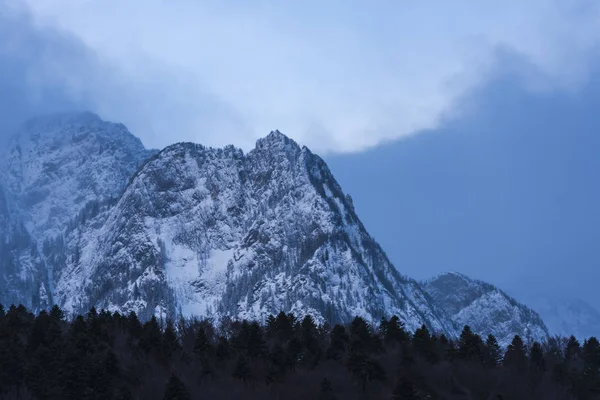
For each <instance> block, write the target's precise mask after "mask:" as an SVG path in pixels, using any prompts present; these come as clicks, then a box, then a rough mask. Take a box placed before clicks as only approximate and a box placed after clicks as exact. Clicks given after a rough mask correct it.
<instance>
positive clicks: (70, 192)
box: [0, 113, 149, 242]
mask: <svg viewBox="0 0 600 400" xmlns="http://www.w3.org/2000/svg"><path fill="white" fill-rule="evenodd" d="M148 156H149V152H148V151H147V150H145V149H144V146H143V145H142V143H141V142H140V140H139V139H138V138H136V137H135V136H133V135H132V134H131V133H129V132H128V131H127V128H125V126H123V125H122V124H114V123H110V122H105V121H102V120H101V119H100V118H99V117H98V116H97V115H95V114H92V113H73V114H58V115H52V116H46V117H40V118H36V119H33V120H31V121H28V122H27V123H26V124H24V125H23V127H22V128H21V129H20V130H19V131H18V132H16V134H15V135H14V136H13V139H12V140H11V142H10V144H9V147H8V149H7V150H6V153H5V154H4V155H3V156H2V158H1V160H2V163H1V167H2V168H1V169H0V176H1V179H0V181H1V182H3V183H4V186H5V188H6V190H7V195H8V197H9V198H10V200H11V201H12V202H13V203H14V204H15V205H16V207H17V208H18V210H19V217H20V219H21V221H22V222H23V223H24V224H25V226H26V228H27V230H28V231H29V232H30V233H31V235H32V236H33V237H34V238H35V239H36V240H38V241H40V242H41V241H43V240H45V239H47V238H50V237H55V236H57V235H59V234H61V233H62V232H63V230H64V228H65V227H66V225H67V224H68V222H69V221H70V219H72V218H73V217H74V216H75V215H77V213H79V211H80V210H81V209H82V208H83V207H84V206H85V205H86V204H87V203H88V202H91V201H103V200H106V199H108V198H112V197H117V196H119V195H120V194H121V192H122V190H123V188H124V187H125V185H126V184H127V182H128V180H129V178H130V177H131V175H132V174H133V173H134V172H135V171H136V170H137V168H138V167H139V166H140V165H141V164H142V162H143V161H144V160H145V159H146V158H148Z"/></svg>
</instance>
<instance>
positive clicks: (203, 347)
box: [194, 327, 213, 360]
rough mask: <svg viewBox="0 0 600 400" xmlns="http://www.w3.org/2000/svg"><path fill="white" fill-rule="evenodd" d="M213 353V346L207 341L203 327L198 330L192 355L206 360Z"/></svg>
mask: <svg viewBox="0 0 600 400" xmlns="http://www.w3.org/2000/svg"><path fill="white" fill-rule="evenodd" d="M212 352H213V346H212V344H211V343H210V341H209V340H208V336H207V335H206V330H205V329H204V328H203V327H199V328H198V332H196V340H195V341H194V353H195V354H196V355H197V356H198V357H199V358H200V359H201V360H206V359H207V358H208V357H209V356H210V355H211V354H212Z"/></svg>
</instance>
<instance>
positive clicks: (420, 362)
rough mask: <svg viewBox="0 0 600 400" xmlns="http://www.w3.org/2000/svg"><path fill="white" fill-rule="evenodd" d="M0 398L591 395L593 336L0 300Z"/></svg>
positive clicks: (513, 398)
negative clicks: (533, 338)
mask: <svg viewBox="0 0 600 400" xmlns="http://www.w3.org/2000/svg"><path fill="white" fill-rule="evenodd" d="M0 399H23V400H25V399H57V400H58V399H61V400H63V399H73V400H75V399H77V400H88V399H89V400H92V399H94V400H96V399H97V400H101V399H102V400H105V399H114V400H132V399H140V400H141V399H143V400H146V399H149V400H151V399H157V400H191V399H318V400H333V399H340V400H341V399H344V400H346V399H397V400H400V399H402V400H414V399H450V400H451V399H473V400H480V399H481V400H486V399H493V400H520V399H523V400H525V399H527V400H532V399H544V400H553V399H582V400H588V399H600V343H599V342H598V340H597V339H596V338H593V337H592V338H589V339H587V340H585V341H583V343H580V342H579V341H578V340H577V339H575V338H574V337H571V338H550V339H549V340H548V341H546V342H545V343H537V342H534V343H526V342H524V340H523V339H522V338H521V337H519V336H515V337H514V339H513V340H512V343H511V344H510V345H509V346H507V348H506V349H503V348H502V347H501V346H500V345H499V344H498V342H497V340H496V338H494V337H493V336H487V337H481V336H479V335H477V334H475V333H474V332H472V331H471V329H470V328H469V327H468V326H465V327H464V329H463V330H462V333H461V334H460V337H458V338H455V340H452V339H451V338H448V337H446V336H444V335H436V334H435V333H433V332H430V331H429V330H428V329H427V327H425V326H422V327H421V328H419V329H417V330H416V331H415V332H408V331H407V330H406V329H405V328H404V326H403V324H402V322H401V321H400V319H399V318H397V317H391V318H390V319H385V318H382V319H381V321H380V322H379V323H378V324H374V325H372V324H369V323H368V322H367V321H365V320H364V319H362V318H360V317H356V318H354V319H353V320H352V322H351V323H349V324H348V325H346V326H343V325H333V326H330V325H327V324H325V325H323V326H320V325H317V324H316V323H315V322H314V320H313V319H312V318H311V317H309V316H307V317H305V318H303V319H296V318H295V317H294V316H293V315H291V314H285V313H283V312H282V313H279V314H278V315H277V316H270V317H269V318H268V319H267V320H266V322H265V323H264V324H261V323H258V322H253V321H236V320H223V321H220V322H219V323H218V324H214V323H212V322H211V321H208V320H194V321H183V320H182V321H175V322H173V321H164V322H162V321H159V320H157V319H156V318H152V319H150V320H149V321H147V322H141V321H140V320H139V319H138V317H137V316H136V315H135V314H134V313H131V314H129V315H121V314H119V313H110V312H108V311H98V310H95V309H91V310H90V311H89V312H88V313H87V314H86V315H83V316H77V317H75V318H67V317H66V316H65V314H64V312H63V311H62V310H61V309H60V308H59V307H56V306H55V307H53V308H52V309H51V310H49V311H41V312H39V313H38V314H37V315H36V314H34V313H32V312H30V311H29V310H27V309H26V308H25V307H23V306H11V307H10V308H8V309H5V308H3V307H2V306H0Z"/></svg>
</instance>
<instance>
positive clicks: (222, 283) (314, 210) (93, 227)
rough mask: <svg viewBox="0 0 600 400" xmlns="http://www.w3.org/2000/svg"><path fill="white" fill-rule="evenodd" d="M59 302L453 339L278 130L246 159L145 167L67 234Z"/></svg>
mask: <svg viewBox="0 0 600 400" xmlns="http://www.w3.org/2000/svg"><path fill="white" fill-rule="evenodd" d="M65 244H66V247H67V249H68V250H67V251H68V252H71V253H73V252H76V253H78V254H80V256H79V257H77V260H74V257H70V258H68V260H67V261H66V263H65V264H64V265H63V266H61V268H57V272H56V277H55V278H56V296H57V299H59V301H60V303H61V305H63V306H64V307H65V308H66V309H67V310H70V311H75V312H78V311H82V310H85V309H86V308H87V307H89V306H91V305H96V306H99V307H107V308H109V309H115V310H116V309H118V310H121V311H129V310H135V311H137V312H138V313H140V314H141V315H142V316H143V317H144V316H145V317H148V316H149V315H152V314H164V313H168V314H171V315H173V314H180V315H183V316H187V317H190V316H210V317H215V318H219V317H223V316H233V317H243V318H255V319H264V318H265V317H266V316H267V315H268V314H269V313H277V312H279V311H281V310H284V311H292V312H296V313H297V314H300V315H302V314H306V313H310V314H312V315H313V316H315V317H316V318H317V319H319V320H323V319H328V320H330V321H348V320H349V319H350V318H351V317H353V316H354V315H360V316H363V317H365V318H367V319H368V320H371V321H375V320H378V319H379V318H381V316H383V315H390V314H397V315H399V316H400V317H401V318H402V319H403V320H405V321H406V323H407V327H408V328H409V329H415V328H416V327H417V326H419V325H421V324H426V325H428V326H429V327H430V328H431V329H434V330H436V331H444V332H447V333H451V334H453V333H455V328H454V325H453V324H452V322H451V321H449V320H448V319H447V318H446V316H445V314H444V312H443V311H442V310H440V309H439V308H437V307H435V306H433V305H432V304H430V302H429V300H428V298H427V296H425V294H424V293H423V291H422V290H421V288H420V286H419V284H418V283H417V282H415V281H413V280H410V279H408V278H406V277H403V276H401V275H400V274H399V273H398V272H397V270H396V269H395V268H394V267H393V266H392V265H391V264H390V262H389V260H388V259H387V257H386V255H385V254H384V252H383V251H382V250H381V248H380V247H379V245H378V244H377V243H376V242H375V241H374V240H373V239H372V238H371V237H370V236H369V235H368V233H367V232H366V230H365V228H364V227H363V225H362V224H361V222H360V220H359V219H358V217H357V216H356V213H355V212H354V209H353V207H352V203H351V200H350V199H349V198H348V197H346V196H345V195H344V193H343V192H342V190H341V188H340V187H339V185H338V184H337V182H336V181H335V179H334V178H333V176H332V175H331V173H330V171H329V169H328V168H327V166H326V165H325V163H324V162H323V160H321V159H320V158H319V157H318V156H315V155H314V154H312V153H311V152H310V151H309V150H308V149H307V148H301V147H300V146H298V145H297V144H296V143H295V142H294V141H292V140H290V139H289V138H287V137H286V136H284V135H283V134H281V133H279V132H272V133H271V134H270V135H269V136H268V137H267V138H265V139H262V140H259V141H258V142H257V145H256V148H255V149H254V150H252V151H251V152H250V153H248V154H247V155H244V154H243V153H242V151H241V150H238V149H235V148H233V147H231V146H230V147H226V148H225V149H212V148H205V147H203V146H200V145H195V144H189V143H180V144H176V145H173V146H170V147H168V148H166V149H165V150H163V151H161V152H160V153H159V154H158V155H157V156H155V157H154V158H153V159H151V160H150V161H149V162H148V163H147V164H146V165H145V166H144V167H143V168H142V169H141V170H140V171H139V172H138V173H137V174H136V176H135V177H134V178H133V179H132V181H131V183H130V185H129V186H128V187H127V189H126V190H125V192H124V194H123V196H122V197H121V198H120V200H119V201H118V203H117V204H116V205H115V206H114V207H113V208H110V209H108V210H107V211H105V212H101V213H99V215H97V216H96V217H95V218H93V219H92V220H90V221H88V222H87V223H86V224H84V225H82V226H80V227H78V228H77V229H76V230H74V231H73V232H71V234H70V235H68V237H67V238H66V239H65Z"/></svg>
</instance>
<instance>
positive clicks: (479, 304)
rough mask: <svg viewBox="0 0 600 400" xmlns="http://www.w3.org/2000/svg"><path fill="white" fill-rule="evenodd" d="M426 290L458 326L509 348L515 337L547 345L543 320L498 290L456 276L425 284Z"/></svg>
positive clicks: (483, 283) (447, 276) (458, 275)
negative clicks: (488, 337) (489, 336)
mask: <svg viewBox="0 0 600 400" xmlns="http://www.w3.org/2000/svg"><path fill="white" fill-rule="evenodd" d="M423 288H424V289H425V290H426V291H427V292H428V293H429V295H430V296H431V298H432V299H433V301H434V302H435V303H436V304H438V305H439V306H440V307H442V308H443V309H444V310H445V311H446V312H447V313H448V315H449V316H450V317H451V319H452V320H453V321H454V323H455V324H456V325H457V326H459V327H462V326H465V325H469V326H470V327H471V329H472V330H473V331H474V332H476V333H479V334H480V335H483V336H484V337H485V336H487V335H488V334H492V335H494V336H495V337H496V338H497V339H498V342H499V343H500V344H501V345H503V346H507V345H508V344H509V343H510V342H511V340H512V339H513V337H514V335H516V334H518V335H520V336H521V337H522V338H523V339H524V340H528V341H534V340H536V341H540V342H541V341H544V340H546V339H547V338H548V329H547V328H546V325H545V324H544V322H543V321H542V319H541V318H540V316H539V315H538V314H537V313H536V312H535V311H533V310H531V309H530V308H528V307H527V306H525V305H523V304H521V303H519V302H517V301H516V300H515V299H513V298H512V297H510V296H508V295H507V294H506V293H504V292H503V291H502V290H500V289H498V288H497V287H495V286H493V285H491V284H489V283H486V282H482V281H479V280H475V279H471V278H469V277H468V276H465V275H463V274H460V273H456V272H449V273H445V274H441V275H438V276H436V277H435V278H432V279H430V280H428V281H425V282H423Z"/></svg>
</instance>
